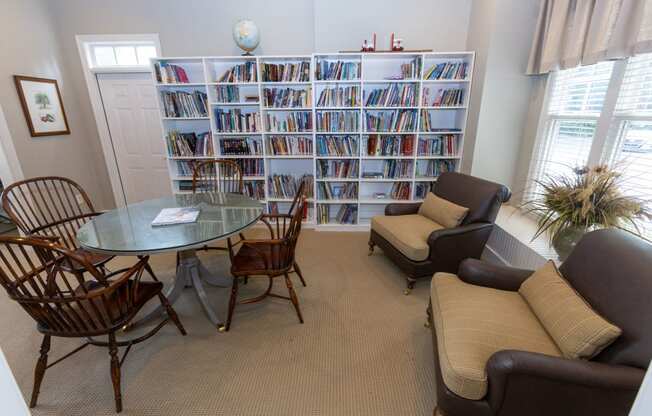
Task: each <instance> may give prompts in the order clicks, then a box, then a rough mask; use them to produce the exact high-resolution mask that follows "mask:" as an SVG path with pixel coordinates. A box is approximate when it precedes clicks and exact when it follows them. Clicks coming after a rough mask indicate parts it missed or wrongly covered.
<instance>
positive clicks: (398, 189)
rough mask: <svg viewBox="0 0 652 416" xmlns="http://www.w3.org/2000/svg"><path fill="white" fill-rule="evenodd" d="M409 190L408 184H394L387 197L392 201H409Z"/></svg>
mask: <svg viewBox="0 0 652 416" xmlns="http://www.w3.org/2000/svg"><path fill="white" fill-rule="evenodd" d="M410 189H411V187H410V182H395V183H394V184H393V185H392V189H391V190H390V191H389V196H390V198H392V199H401V200H405V199H410Z"/></svg>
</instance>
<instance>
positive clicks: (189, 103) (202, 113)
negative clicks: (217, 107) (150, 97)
mask: <svg viewBox="0 0 652 416" xmlns="http://www.w3.org/2000/svg"><path fill="white" fill-rule="evenodd" d="M161 99H162V101H163V114H164V116H165V117H207V116H208V97H207V95H206V93H204V92H201V91H193V92H186V91H161Z"/></svg>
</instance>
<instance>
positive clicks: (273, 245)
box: [225, 197, 306, 331]
mask: <svg viewBox="0 0 652 416" xmlns="http://www.w3.org/2000/svg"><path fill="white" fill-rule="evenodd" d="M305 205H306V199H305V197H300V199H299V201H298V203H297V206H296V209H295V211H294V213H293V214H292V215H290V214H264V215H263V216H262V217H261V219H260V220H261V221H262V222H263V223H264V224H265V225H266V226H267V229H268V231H269V233H270V238H269V239H242V240H240V241H238V243H236V244H232V243H231V242H229V255H230V257H231V275H232V276H233V282H232V285H231V297H230V299H229V312H228V317H227V320H226V327H225V329H226V330H227V331H228V330H229V329H230V328H231V321H232V319H233V313H234V311H235V307H236V305H237V304H244V303H254V302H259V301H261V300H263V299H265V298H266V297H268V296H272V297H276V298H281V299H287V300H289V301H291V302H292V304H293V305H294V309H295V310H296V313H297V316H298V317H299V322H301V323H303V316H302V314H301V309H300V308H299V300H298V298H297V294H296V292H295V291H294V288H293V286H292V281H291V280H290V275H289V273H290V271H291V270H292V268H293V266H294V265H295V264H296V263H295V255H294V253H295V248H296V244H297V240H298V238H299V233H300V232H301V222H302V218H303V211H304V210H305ZM237 245H239V246H240V247H239V249H238V252H237V253H235V252H234V250H235V248H236V246H237ZM279 276H284V277H285V284H286V286H287V289H288V293H289V296H282V295H278V294H276V293H272V292H271V290H272V286H273V284H274V278H276V277H279ZM239 277H245V278H249V277H267V278H268V279H269V284H268V286H267V290H266V291H265V292H264V293H263V294H262V295H260V296H256V297H254V298H249V299H244V300H241V301H239V302H238V301H237V297H238V278H239Z"/></svg>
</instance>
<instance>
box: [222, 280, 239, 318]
mask: <svg viewBox="0 0 652 416" xmlns="http://www.w3.org/2000/svg"><path fill="white" fill-rule="evenodd" d="M237 300H238V278H237V277H235V276H234V277H233V283H232V284H231V298H230V299H229V314H228V316H227V318H226V327H225V330H226V331H228V330H229V329H230V328H231V319H232V318H233V311H234V310H235V305H236V302H237Z"/></svg>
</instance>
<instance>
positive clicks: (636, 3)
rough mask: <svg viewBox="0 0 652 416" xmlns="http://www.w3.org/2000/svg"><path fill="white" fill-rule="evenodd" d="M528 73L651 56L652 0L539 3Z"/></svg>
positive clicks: (568, 0) (578, 0) (575, 0)
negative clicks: (635, 56)
mask: <svg viewBox="0 0 652 416" xmlns="http://www.w3.org/2000/svg"><path fill="white" fill-rule="evenodd" d="M535 30H536V31H535V34H534V41H533V43H532V50H531V52H530V61H529V62H528V69H527V73H528V74H545V73H548V72H550V71H554V70H557V69H566V68H573V67H576V66H578V65H590V64H594V63H596V62H599V61H604V60H608V59H619V58H625V57H628V56H632V55H635V54H637V53H643V52H652V0H541V10H540V11H539V20H538V22H537V26H536V29H535Z"/></svg>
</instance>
